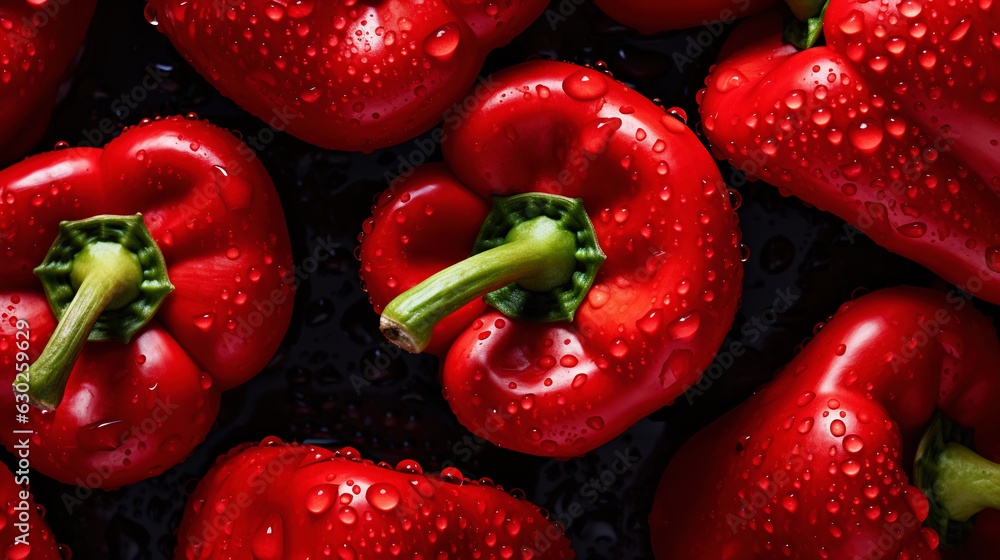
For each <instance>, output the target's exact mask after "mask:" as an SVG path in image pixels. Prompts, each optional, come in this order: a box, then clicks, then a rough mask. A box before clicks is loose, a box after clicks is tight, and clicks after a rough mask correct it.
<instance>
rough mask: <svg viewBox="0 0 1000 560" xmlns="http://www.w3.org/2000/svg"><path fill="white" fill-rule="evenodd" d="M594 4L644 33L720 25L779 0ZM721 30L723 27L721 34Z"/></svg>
mask: <svg viewBox="0 0 1000 560" xmlns="http://www.w3.org/2000/svg"><path fill="white" fill-rule="evenodd" d="M594 3H595V4H597V6H598V7H599V8H601V10H603V11H604V13H606V14H608V15H609V16H611V17H612V18H613V19H614V20H615V21H617V22H619V23H623V24H625V25H627V26H629V27H633V28H635V29H637V30H639V32H641V33H659V32H661V31H673V30H675V29H687V28H689V27H698V26H701V25H710V26H718V25H720V24H724V23H729V22H732V21H735V20H737V19H739V18H742V17H746V16H749V15H753V14H756V13H758V12H761V11H763V10H766V9H768V8H770V7H772V6H774V5H775V4H777V3H778V2H777V0H709V1H707V2H676V1H659V2H655V1H650V0H595V1H594ZM721 32H722V30H721V28H720V29H719V30H718V33H713V35H715V36H718V35H719V34H720V33H721Z"/></svg>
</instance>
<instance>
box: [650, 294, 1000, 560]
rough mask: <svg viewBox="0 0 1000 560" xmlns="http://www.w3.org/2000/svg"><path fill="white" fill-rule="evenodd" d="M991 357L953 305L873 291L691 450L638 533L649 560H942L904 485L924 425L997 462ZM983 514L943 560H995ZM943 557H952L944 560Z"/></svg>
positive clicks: (999, 523)
mask: <svg viewBox="0 0 1000 560" xmlns="http://www.w3.org/2000/svg"><path fill="white" fill-rule="evenodd" d="M997 360H1000V344H998V342H997V338H996V333H995V331H994V328H993V326H992V325H991V324H990V322H989V321H988V320H987V319H986V318H985V317H983V316H982V315H981V314H980V313H979V312H977V311H976V310H975V309H974V308H973V306H972V304H971V302H970V301H968V300H967V299H965V298H964V297H962V296H959V295H957V292H952V293H950V294H947V295H945V294H944V293H941V292H937V291H932V290H926V289H916V288H893V289H885V290H880V291H877V292H873V293H871V294H868V295H865V296H863V297H861V298H859V299H857V300H854V301H851V302H848V303H846V304H844V305H842V306H841V307H840V309H839V310H838V311H837V313H836V314H835V315H834V317H833V318H832V319H830V320H829V322H827V324H826V325H825V326H823V327H822V330H820V331H819V333H818V334H817V335H816V337H815V338H814V339H812V340H811V341H810V342H809V343H808V345H807V346H806V347H805V348H804V349H803V350H802V352H801V353H800V354H799V355H798V356H796V357H795V359H794V360H792V361H791V362H790V363H789V364H788V365H787V366H786V367H785V368H784V369H782V370H781V372H779V374H778V376H777V377H776V378H775V380H774V381H772V382H771V383H770V384H768V385H766V386H765V387H764V388H763V389H761V390H760V391H759V392H758V393H757V394H755V395H754V396H753V397H751V398H750V399H749V400H747V401H746V402H745V403H743V404H742V405H740V406H739V407H737V408H736V409H734V410H732V411H731V412H729V413H728V414H726V415H725V416H723V417H722V418H720V419H718V420H716V421H715V422H714V423H713V424H711V425H710V426H708V427H707V428H705V429H704V430H702V431H701V432H699V433H698V434H697V435H696V436H695V437H694V438H692V439H691V440H690V441H688V442H687V443H686V444H685V445H684V447H683V448H682V449H681V450H680V451H679V452H678V453H677V455H675V456H674V458H673V459H672V460H671V462H670V465H669V466H668V467H667V470H666V472H665V473H664V475H663V479H662V481H661V483H660V487H659V489H658V491H657V495H656V501H655V505H654V508H653V513H652V515H651V516H650V524H651V529H652V535H653V547H654V551H655V552H656V557H657V558H658V559H660V560H664V559H668V558H692V559H713V560H716V559H722V558H725V559H731V560H737V559H757V560H763V559H771V558H774V559H778V558H788V557H791V558H831V559H832V558H837V559H853V558H862V559H868V558H893V559H911V560H916V559H929V558H934V559H936V558H941V557H942V556H941V554H942V552H941V551H940V550H938V549H936V547H937V544H938V534H937V533H936V532H935V531H934V530H932V529H930V528H927V527H921V522H923V521H924V520H925V518H926V517H927V516H928V507H929V504H928V499H927V496H926V495H925V494H924V493H923V492H921V491H920V490H918V489H917V488H915V487H914V486H912V484H913V482H912V480H913V479H912V469H911V467H912V465H913V456H914V451H915V446H916V444H917V441H918V439H919V438H920V437H921V435H922V434H923V432H924V431H925V429H926V428H927V426H928V424H930V423H931V420H932V418H933V416H934V415H935V411H941V412H942V413H944V414H945V415H947V416H948V417H950V418H952V419H953V420H954V421H956V422H957V423H958V424H961V425H963V426H967V427H970V428H973V429H974V430H975V434H974V435H975V446H976V450H977V451H978V452H979V453H980V454H981V455H983V456H985V457H986V458H987V459H991V460H993V461H996V460H997V459H1000V430H998V427H1000V426H998V419H997V415H996V403H997V402H998V401H997V399H998V398H1000V376H998V375H997V374H996V371H995V369H993V364H996V363H997ZM998 539H1000V515H998V512H997V511H993V510H987V511H983V512H982V513H979V514H978V516H977V518H976V520H975V528H974V530H973V534H972V537H971V539H970V541H969V543H968V546H967V548H966V549H965V550H964V551H956V552H955V553H954V556H951V557H954V558H963V559H970V558H971V559H984V560H985V559H986V558H995V557H996V547H997V544H998V542H1000V540H998ZM945 557H949V556H947V555H946V556H945Z"/></svg>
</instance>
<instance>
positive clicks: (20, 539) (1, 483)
mask: <svg viewBox="0 0 1000 560" xmlns="http://www.w3.org/2000/svg"><path fill="white" fill-rule="evenodd" d="M25 465H26V466H25V467H23V468H19V473H18V475H17V477H16V478H15V477H14V473H12V472H10V470H8V469H7V467H6V465H4V464H2V463H0V504H2V505H3V510H2V511H0V517H2V518H3V523H2V524H0V552H2V553H3V558H4V559H9V560H22V559H25V558H31V560H62V558H63V557H62V555H60V554H59V545H58V544H56V540H55V537H53V536H52V529H49V525H48V523H46V522H45V519H44V518H43V517H42V512H41V510H39V508H38V506H36V505H35V502H34V500H33V499H32V498H31V493H30V492H29V491H28V489H27V481H28V478H27V477H28V472H29V471H30V466H27V465H28V463H25Z"/></svg>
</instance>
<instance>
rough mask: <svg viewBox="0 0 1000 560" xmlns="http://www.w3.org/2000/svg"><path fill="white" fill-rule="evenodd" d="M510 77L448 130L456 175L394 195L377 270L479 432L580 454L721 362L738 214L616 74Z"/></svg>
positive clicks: (399, 321)
mask: <svg viewBox="0 0 1000 560" xmlns="http://www.w3.org/2000/svg"><path fill="white" fill-rule="evenodd" d="M494 81H495V83H496V84H497V86H496V87H495V88H494V89H492V90H491V91H490V92H489V95H488V96H485V97H482V98H481V99H480V100H479V105H478V107H479V108H478V110H475V111H472V112H471V113H470V114H469V115H468V116H467V118H465V119H464V120H462V121H461V123H459V124H458V126H457V127H455V128H454V129H453V130H447V131H446V133H447V134H446V138H445V139H444V157H445V162H446V164H447V167H445V166H442V165H429V166H424V167H421V168H419V169H417V170H416V172H414V173H412V174H411V175H410V176H409V177H407V178H404V179H403V180H401V181H399V182H398V183H396V184H394V185H393V186H392V188H390V189H389V190H387V191H386V192H384V193H383V194H382V195H381V197H380V198H379V199H378V201H377V203H376V205H375V208H374V210H373V214H374V215H373V217H372V218H371V219H370V220H368V221H367V222H366V223H365V225H364V234H363V238H362V243H361V249H360V258H361V261H362V262H361V265H362V270H361V276H362V279H363V281H364V283H365V285H366V287H367V290H368V293H369V296H370V298H371V301H372V303H373V304H374V306H375V308H376V310H377V311H379V312H381V313H382V330H383V332H384V333H385V334H386V335H387V336H388V337H389V338H390V339H391V340H393V341H394V342H395V343H396V344H398V345H400V346H401V347H403V348H405V349H407V350H410V351H421V350H424V349H425V348H428V347H429V348H430V349H431V350H432V351H435V352H436V353H439V354H441V355H443V356H444V359H443V364H442V382H443V385H444V393H445V396H446V397H447V399H448V401H449V403H450V404H451V407H452V409H453V410H454V411H455V413H456V414H457V415H458V418H459V420H460V421H461V422H462V423H463V424H464V425H465V426H466V427H468V428H469V429H471V430H473V431H474V432H476V433H477V434H479V435H480V436H481V437H484V438H486V439H489V440H490V441H492V442H493V443H496V444H498V445H501V446H503V447H507V448H510V449H515V450H517V451H522V452H525V453H532V454H536V455H545V456H556V457H568V456H576V455H580V454H583V453H585V452H587V451H589V450H591V449H594V448H595V447H598V446H599V445H601V444H603V443H605V442H607V441H609V440H610V439H612V438H614V437H615V436H617V435H618V434H620V433H621V432H622V431H623V430H625V429H626V428H628V427H629V426H631V425H632V424H633V423H635V422H636V421H637V420H639V419H640V418H642V417H643V416H645V415H647V414H649V413H650V412H652V411H654V410H656V409H658V408H660V407H662V406H664V405H666V404H669V403H670V402H672V400H673V399H675V398H676V397H677V396H679V395H680V394H681V393H682V392H683V391H684V389H685V388H686V387H688V386H690V385H693V384H694V383H695V381H696V379H697V377H698V375H699V373H700V372H701V370H702V369H703V368H704V367H705V366H707V365H708V364H709V362H710V361H711V360H712V358H713V352H715V350H717V349H718V347H719V345H720V344H721V342H722V340H723V337H724V336H725V334H726V332H727V331H728V330H729V327H730V325H731V324H732V320H733V316H734V314H735V312H736V307H737V302H738V299H739V294H740V287H741V279H742V271H743V268H742V263H741V252H740V232H739V228H738V227H737V218H736V213H735V212H733V208H732V207H731V205H730V200H729V193H728V191H727V189H726V187H725V184H724V183H723V182H722V179H721V177H720V176H719V173H718V169H717V167H716V166H715V164H714V163H713V162H712V160H711V157H710V156H709V155H708V153H707V152H706V151H705V150H704V148H703V147H702V145H701V144H700V143H699V142H698V140H697V138H696V137H695V136H694V134H693V133H692V132H691V131H690V130H689V129H688V128H687V127H686V126H685V125H684V123H683V122H682V121H681V120H678V119H677V118H675V117H674V116H672V115H670V114H667V113H666V112H665V111H664V110H663V109H662V108H660V107H658V106H656V105H655V104H653V103H652V102H651V101H649V100H648V99H646V98H644V97H643V96H642V95H640V94H639V93H637V92H635V91H633V90H631V89H629V88H628V87H626V86H624V85H622V84H621V83H618V82H616V81H614V80H613V79H612V78H611V77H610V76H607V75H605V74H602V73H600V72H598V71H596V70H592V69H588V68H581V67H579V66H575V65H572V64H565V63H561V62H552V61H532V62H528V63H524V64H521V65H518V66H515V67H513V68H510V69H508V70H506V71H504V72H501V73H499V74H497V75H496V76H495V78H494ZM491 197H494V198H493V203H492V210H491V203H490V198H491ZM477 234H478V239H477ZM472 252H475V253H476V254H475V255H474V256H473V257H470V258H468V259H466V260H463V259H465V258H466V257H468V255H469V254H470V253H472ZM602 253H603V255H605V256H606V260H604V261H603V263H602V262H601V260H602V258H603V257H602ZM404 292H405V293H404ZM483 296H486V298H485V300H484V299H483ZM487 304H489V305H491V306H492V307H493V309H490V308H488V307H487ZM432 334H433V337H432V336H431V335H432ZM446 351H447V353H446V354H445V352H446Z"/></svg>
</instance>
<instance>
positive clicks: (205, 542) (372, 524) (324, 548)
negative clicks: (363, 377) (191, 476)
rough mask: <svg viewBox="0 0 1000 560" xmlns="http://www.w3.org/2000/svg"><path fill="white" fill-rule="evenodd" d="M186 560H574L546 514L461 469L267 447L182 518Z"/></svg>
mask: <svg viewBox="0 0 1000 560" xmlns="http://www.w3.org/2000/svg"><path fill="white" fill-rule="evenodd" d="M178 541H179V543H178V547H177V553H176V558H179V559H187V560H195V559H198V560H211V559H219V560H222V559H226V560H244V559H245V560H272V559H274V560H277V559H281V558H341V559H347V560H354V559H358V560H362V559H364V560H393V559H396V558H413V559H426V560H430V559H442V560H443V559H449V558H455V559H465V558H479V559H482V560H500V559H507V558H515V559H518V560H520V559H525V560H527V559H531V560H563V559H564V560H570V559H572V558H574V557H575V555H574V553H573V550H572V549H571V548H570V544H569V541H568V540H567V539H566V538H565V537H564V536H563V534H562V529H561V528H560V527H559V526H558V525H557V524H555V523H552V522H550V521H549V520H548V519H546V517H545V515H544V514H543V513H542V512H541V511H540V510H539V509H538V507H537V506H535V505H533V504H531V503H530V502H526V501H524V499H523V497H522V498H520V499H519V498H516V497H514V496H512V495H510V494H507V493H506V492H504V491H503V488H501V487H499V486H494V485H493V483H492V482H490V481H489V480H488V479H482V480H480V481H478V482H476V481H472V480H469V479H466V478H463V476H462V473H461V472H460V471H459V470H458V469H456V468H453V467H452V468H447V469H445V470H444V471H442V472H441V474H439V475H432V474H424V473H423V470H422V469H421V467H420V465H419V464H417V462H416V461H402V462H400V463H399V464H398V465H397V466H396V468H395V470H393V468H392V467H391V466H389V465H388V464H386V463H379V464H378V465H376V464H375V463H373V462H372V461H370V460H362V459H361V458H360V457H359V455H358V452H357V451H356V450H354V449H352V448H350V447H347V448H344V449H341V450H339V451H336V452H333V451H330V450H327V449H324V448H322V447H313V446H311V445H297V444H284V443H282V442H281V441H280V440H278V439H277V438H268V439H265V440H264V441H263V442H261V443H260V444H259V445H244V446H240V447H237V448H235V449H233V450H231V451H230V452H229V453H228V454H227V455H225V456H223V457H220V458H219V460H218V462H217V463H216V464H215V466H214V467H212V469H211V470H210V471H209V472H208V474H207V475H206V476H205V478H204V479H203V480H202V481H201V483H200V484H198V487H197V488H196V489H195V491H194V493H193V494H191V497H190V499H189V500H188V503H187V506H186V507H185V509H184V518H183V520H182V521H181V527H180V530H179V531H178Z"/></svg>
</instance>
